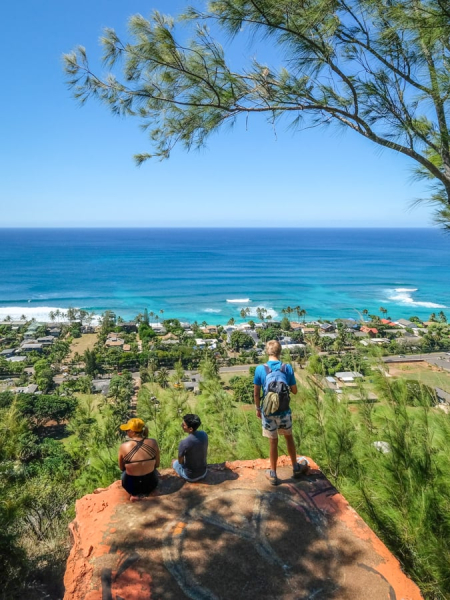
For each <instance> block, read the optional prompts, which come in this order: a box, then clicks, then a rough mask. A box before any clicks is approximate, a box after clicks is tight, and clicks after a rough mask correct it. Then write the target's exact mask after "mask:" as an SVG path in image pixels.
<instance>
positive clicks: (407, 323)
mask: <svg viewBox="0 0 450 600" xmlns="http://www.w3.org/2000/svg"><path fill="white" fill-rule="evenodd" d="M396 324H397V325H398V326H399V327H401V328H402V329H406V328H407V327H408V328H409V329H414V328H417V323H413V322H412V321H408V319H399V320H398V321H396Z"/></svg>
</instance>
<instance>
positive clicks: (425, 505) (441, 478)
mask: <svg viewBox="0 0 450 600" xmlns="http://www.w3.org/2000/svg"><path fill="white" fill-rule="evenodd" d="M378 386H379V393H380V395H381V397H382V398H383V400H384V402H383V406H374V405H373V403H372V402H370V401H369V400H367V397H365V395H364V394H363V393H362V394H361V405H360V410H359V411H358V412H357V413H356V414H355V413H353V414H352V413H351V412H350V411H349V409H348V407H347V405H346V402H345V397H342V396H341V397H340V398H338V397H337V396H335V395H332V394H331V395H329V394H325V396H324V397H321V396H320V395H319V393H318V390H317V388H313V389H305V388H300V390H299V391H300V394H299V396H300V397H295V396H294V397H293V398H292V400H291V404H292V406H293V412H294V415H295V414H298V415H299V417H300V418H299V419H297V420H295V421H294V437H295V438H296V441H297V444H298V446H297V447H298V448H301V451H302V452H303V453H306V454H307V455H310V456H313V457H315V460H317V462H318V463H319V464H320V465H321V468H322V469H323V470H324V472H325V473H326V474H327V476H328V477H330V478H331V480H332V481H333V482H334V483H335V484H336V485H337V486H338V488H339V489H340V490H341V491H342V493H344V495H345V496H346V498H347V499H348V500H349V502H350V503H351V504H352V505H353V506H357V507H358V512H359V513H360V514H361V515H362V517H363V518H364V519H365V520H366V521H368V523H369V524H370V525H371V526H372V527H373V528H374V529H375V531H376V532H377V533H378V535H380V537H381V538H382V539H383V540H384V541H385V542H386V543H387V545H388V546H389V547H390V549H391V550H392V551H393V552H394V553H395V554H396V555H397V556H398V557H399V558H400V560H401V562H402V565H403V566H404V568H406V570H407V572H408V573H409V574H410V575H411V576H412V577H413V578H414V579H415V580H416V581H417V582H418V583H419V584H420V586H421V589H422V591H423V592H424V594H425V596H426V597H427V598H430V599H443V598H446V597H448V595H449V593H450V586H449V581H450V579H449V575H450V568H449V564H450V562H449V558H450V521H449V520H448V518H447V514H448V510H449V507H450V500H449V498H450V465H449V462H448V458H447V457H448V448H447V441H446V440H448V439H449V437H448V436H449V434H450V422H449V420H448V416H447V415H445V414H444V413H443V412H441V411H439V410H438V411H435V412H431V406H430V402H429V399H430V397H429V393H428V390H427V389H426V388H423V387H421V388H420V393H421V396H420V398H416V399H415V401H414V402H415V404H416V408H409V407H408V403H409V402H410V401H411V395H410V391H409V390H408V387H407V386H406V385H398V383H397V382H396V381H394V380H392V379H386V378H382V377H381V376H380V380H379V382H378ZM417 392H418V389H416V390H415V393H417ZM412 411H413V412H412ZM380 440H382V441H384V442H387V444H388V445H389V446H388V447H389V449H390V451H389V452H388V453H383V452H379V451H377V450H376V449H375V447H374V446H373V443H374V442H375V441H380ZM300 444H301V445H300Z"/></svg>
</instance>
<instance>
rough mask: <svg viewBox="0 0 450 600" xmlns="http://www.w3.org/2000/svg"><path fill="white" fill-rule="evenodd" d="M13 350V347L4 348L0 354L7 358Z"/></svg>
mask: <svg viewBox="0 0 450 600" xmlns="http://www.w3.org/2000/svg"><path fill="white" fill-rule="evenodd" d="M15 351H16V349H15V348H6V349H5V350H2V351H1V352H0V356H2V357H3V358H9V357H10V356H12V355H13V354H14V352H15Z"/></svg>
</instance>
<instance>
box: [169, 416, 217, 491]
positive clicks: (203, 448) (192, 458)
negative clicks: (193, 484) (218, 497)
mask: <svg viewBox="0 0 450 600" xmlns="http://www.w3.org/2000/svg"><path fill="white" fill-rule="evenodd" d="M201 424H202V422H201V421H200V417H199V416H198V415H193V414H189V415H184V417H183V422H182V423H181V427H182V428H183V431H184V432H185V433H187V434H188V435H187V437H185V438H184V440H181V442H180V444H179V446H178V460H175V461H174V462H173V464H172V467H173V468H174V470H175V472H176V473H177V474H178V475H179V476H180V477H182V478H183V479H186V481H199V480H200V479H203V478H204V477H205V476H206V473H207V472H208V469H207V462H206V455H207V452H208V435H207V434H206V433H205V432H204V431H197V430H198V428H199V427H200V425H201Z"/></svg>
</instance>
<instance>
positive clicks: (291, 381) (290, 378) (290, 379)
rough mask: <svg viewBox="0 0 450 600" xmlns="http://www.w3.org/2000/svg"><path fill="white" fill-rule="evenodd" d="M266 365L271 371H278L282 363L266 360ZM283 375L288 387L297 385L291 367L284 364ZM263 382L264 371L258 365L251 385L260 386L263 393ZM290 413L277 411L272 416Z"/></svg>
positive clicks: (264, 377) (262, 367)
mask: <svg viewBox="0 0 450 600" xmlns="http://www.w3.org/2000/svg"><path fill="white" fill-rule="evenodd" d="M266 364H268V365H269V367H270V368H271V369H272V371H279V370H280V369H281V365H282V364H283V363H282V362H281V360H268V361H267V363H266ZM285 364H286V363H285ZM285 373H286V380H287V384H288V386H289V387H292V386H293V385H297V382H296V381H295V375H294V369H293V368H292V367H291V365H288V364H286V370H285ZM265 382H266V370H265V368H264V365H258V366H257V367H256V369H255V377H254V378H253V383H254V384H255V385H260V386H261V388H262V390H263V393H264V384H265ZM290 412H291V409H290V408H288V410H277V412H274V413H273V414H274V415H277V416H283V415H287V414H288V413H290Z"/></svg>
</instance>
